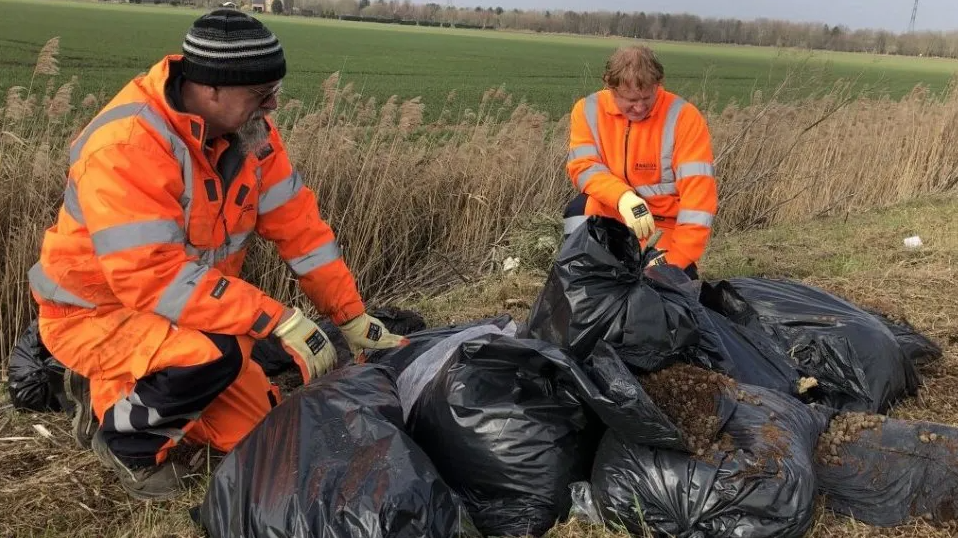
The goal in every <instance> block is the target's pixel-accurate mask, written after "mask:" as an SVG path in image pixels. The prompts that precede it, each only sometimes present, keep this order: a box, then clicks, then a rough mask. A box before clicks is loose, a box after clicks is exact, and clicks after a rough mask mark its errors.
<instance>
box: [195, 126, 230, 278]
mask: <svg viewBox="0 0 958 538" xmlns="http://www.w3.org/2000/svg"><path fill="white" fill-rule="evenodd" d="M201 136H202V138H201V140H202V143H201V144H202V145H201V147H205V146H206V129H205V127H204V129H203V133H202V135H201ZM201 152H202V153H203V158H205V159H206V163H207V164H209V165H210V170H211V171H212V172H213V175H215V176H216V178H217V179H219V180H220V193H221V195H222V197H221V198H220V210H219V212H218V213H217V215H216V218H217V219H219V221H220V222H222V223H223V237H224V238H225V242H226V248H227V249H229V247H230V234H229V226H228V225H227V224H226V215H224V214H223V213H224V211H223V210H224V209H225V208H226V181H224V180H223V176H221V175H220V173H219V171H218V170H217V169H216V165H214V164H213V161H211V160H210V158H209V157H208V156H207V155H206V152H205V151H203V150H201ZM224 259H225V258H224ZM213 264H216V249H213Z"/></svg>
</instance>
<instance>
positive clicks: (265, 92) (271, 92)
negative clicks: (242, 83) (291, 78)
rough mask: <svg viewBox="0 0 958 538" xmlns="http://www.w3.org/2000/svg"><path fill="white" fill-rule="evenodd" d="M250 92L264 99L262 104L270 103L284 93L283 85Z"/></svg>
mask: <svg viewBox="0 0 958 538" xmlns="http://www.w3.org/2000/svg"><path fill="white" fill-rule="evenodd" d="M249 91H251V92H253V93H254V94H255V95H257V96H259V97H260V98H261V99H262V101H261V103H265V102H266V101H269V100H270V99H272V98H273V97H279V94H280V93H282V92H283V84H282V83H279V84H276V85H275V86H273V87H271V88H266V89H263V88H250V89H249Z"/></svg>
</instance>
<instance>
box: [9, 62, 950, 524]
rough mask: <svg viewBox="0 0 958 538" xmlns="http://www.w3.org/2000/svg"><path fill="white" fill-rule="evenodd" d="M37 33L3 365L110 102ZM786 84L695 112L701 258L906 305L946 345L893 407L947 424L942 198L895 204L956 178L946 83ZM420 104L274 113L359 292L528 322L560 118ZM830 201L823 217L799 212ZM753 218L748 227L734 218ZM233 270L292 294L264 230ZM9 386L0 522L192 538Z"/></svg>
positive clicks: (326, 92) (551, 202) (19, 129)
mask: <svg viewBox="0 0 958 538" xmlns="http://www.w3.org/2000/svg"><path fill="white" fill-rule="evenodd" d="M45 50H47V51H48V52H49V54H46V56H44V58H45V59H44V60H43V61H42V62H41V63H43V62H47V63H46V65H44V66H40V67H38V69H37V72H36V73H35V75H34V78H33V79H32V80H30V81H24V83H25V84H27V86H25V87H20V88H11V90H10V92H9V93H8V95H7V96H6V99H5V101H4V102H3V108H2V109H0V230H2V231H3V232H2V233H0V256H2V258H0V380H5V371H6V354H7V352H8V350H9V349H10V348H11V346H12V344H13V341H14V339H15V337H16V335H17V334H19V332H20V331H21V330H22V328H23V327H25V326H26V325H27V323H29V321H30V319H31V318H32V316H33V305H32V302H31V300H30V296H29V292H28V288H27V284H26V271H27V269H28V268H29V267H30V265H32V264H33V262H34V261H35V259H36V256H37V251H38V248H39V239H40V237H41V234H42V232H43V230H44V229H45V228H46V227H47V226H48V225H49V224H50V222H51V221H52V218H53V216H54V214H55V211H56V208H57V206H58V205H59V203H60V200H61V195H62V185H63V174H64V170H65V164H66V155H67V147H68V146H67V145H68V141H69V139H70V138H71V137H72V136H73V135H74V133H76V132H77V130H78V129H80V128H82V126H83V125H84V124H85V122H86V121H87V120H88V119H89V117H90V116H91V114H93V113H95V112H96V110H97V106H99V105H100V104H102V103H104V102H105V101H106V99H107V98H108V96H104V95H98V96H95V95H87V96H85V97H83V98H82V99H80V98H79V96H75V95H73V87H74V82H73V81H66V82H65V83H57V82H55V80H56V79H55V72H56V69H55V62H54V63H52V64H51V63H49V62H50V59H51V58H52V59H53V60H55V56H56V47H55V45H50V46H49V47H48V48H47V49H45ZM802 83H805V82H802ZM808 83H810V84H813V83H814V80H812V81H810V82H808ZM795 84H798V83H797V82H795V80H794V79H793V80H790V81H787V82H786V84H785V85H784V86H783V87H782V88H781V93H780V94H778V95H777V96H773V97H770V98H767V99H766V98H759V97H758V96H756V98H755V100H754V101H753V102H752V103H748V104H746V105H743V106H740V107H735V106H733V107H729V108H728V109H725V110H722V111H717V112H716V111H711V110H709V112H708V115H709V121H710V124H711V128H712V131H713V136H714V139H715V146H716V153H717V155H718V163H719V164H718V170H719V181H720V185H721V196H722V209H721V216H720V219H719V234H718V236H717V237H716V240H715V242H714V244H713V246H712V247H711V248H710V252H709V255H708V258H707V260H706V261H705V263H704V264H703V271H704V274H705V275H706V276H708V277H721V276H732V275H743V274H764V275H789V276H795V277H799V278H802V279H803V280H805V281H806V282H810V283H813V284H818V285H821V286H824V287H825V288H827V289H830V290H832V291H835V292H838V293H840V294H843V295H845V296H846V297H849V298H851V299H852V300H855V301H857V302H860V303H864V304H868V305H871V306H876V307H878V308H880V309H881V310H883V311H887V312H891V313H894V314H896V315H900V316H903V317H905V318H907V319H909V320H910V321H912V322H913V323H915V325H916V326H917V327H918V328H919V329H920V330H922V331H924V332H926V333H927V334H929V335H931V336H933V337H935V338H937V339H939V341H941V342H942V343H943V344H944V345H945V346H946V351H947V353H946V358H945V360H944V361H942V362H941V363H939V364H938V365H936V366H934V367H931V368H929V369H927V371H925V372H923V373H924V375H925V386H924V387H923V390H922V393H921V395H920V396H919V397H918V398H916V399H914V400H913V401H909V402H907V403H906V404H905V405H903V406H901V407H899V408H898V409H896V410H895V411H894V413H893V415H894V416H900V417H907V418H924V419H931V420H936V421H939V422H946V423H950V424H958V377H956V376H955V375H954V374H953V373H951V372H953V371H956V367H958V337H956V334H958V301H956V300H955V299H954V298H955V297H958V279H956V274H955V271H956V269H955V259H956V255H958V228H956V226H958V220H956V219H954V218H951V215H954V214H956V212H958V203H956V202H955V201H954V200H953V199H944V198H940V197H936V198H933V199H931V200H927V199H926V200H923V201H922V202H921V203H914V204H905V205H896V204H901V203H902V202H909V201H911V200H914V199H916V198H918V197H927V195H930V194H936V193H943V192H947V191H949V190H952V189H953V187H954V186H955V184H956V178H958V175H956V159H958V156H956V155H954V154H953V152H951V150H950V148H952V147H954V146H955V145H956V142H958V131H956V129H955V128H954V127H953V126H954V125H956V122H955V119H956V117H958V91H953V92H950V93H948V94H946V95H945V96H944V97H942V98H933V97H931V96H929V95H928V94H925V93H924V92H922V91H921V90H920V89H919V90H916V92H915V93H914V94H912V95H911V96H909V97H908V98H906V99H904V100H903V101H901V102H893V101H889V100H885V99H874V100H867V99H855V100H851V99H849V98H848V94H847V92H846V90H845V89H844V87H843V86H840V85H839V86H835V87H831V88H829V89H827V90H823V92H822V93H823V95H819V96H818V97H817V98H815V99H809V100H806V101H803V102H799V103H796V102H794V101H792V102H791V103H790V104H785V103H783V102H782V100H783V99H785V98H786V97H788V95H789V92H790V91H791V90H790V88H793V87H794V85H795ZM74 101H79V104H74ZM423 106H424V105H423V104H422V103H420V102H418V101H416V100H410V101H408V102H405V103H402V102H398V101H397V100H396V99H390V100H387V101H386V102H385V103H382V104H379V103H377V102H376V100H375V99H372V98H365V97H363V96H360V95H358V94H357V93H355V92H354V91H353V90H352V88H351V87H349V86H348V85H347V86H345V87H340V85H339V83H338V80H337V79H336V78H331V79H330V80H328V81H327V83H326V84H324V87H323V88H321V89H320V95H319V96H318V98H317V101H316V102H315V103H301V102H294V101H290V102H287V103H285V104H284V107H283V110H282V111H281V112H280V113H279V114H278V118H279V120H280V122H281V125H282V128H283V129H284V131H285V133H286V135H287V140H288V141H289V146H290V151H291V154H292V156H293V159H294V161H295V162H296V164H297V166H298V167H299V168H300V169H301V170H302V171H303V173H304V176H305V177H306V178H307V181H308V183H309V184H310V185H311V186H313V187H315V188H316V189H317V191H318V193H319V198H320V201H321V203H322V207H323V211H324V215H325V216H326V217H327V218H329V220H330V221H331V222H332V224H333V225H334V227H335V228H336V229H337V230H338V231H339V234H340V238H341V241H342V243H343V247H344V250H345V252H346V256H347V258H348V261H349V263H350V265H351V266H352V267H353V268H354V270H355V272H356V274H357V276H358V277H359V281H360V283H361V285H362V288H363V290H364V292H365V294H366V295H367V296H368V297H373V298H379V299H382V300H386V299H394V300H396V301H397V303H398V304H403V305H406V306H412V307H414V308H416V309H418V310H420V311H422V312H423V313H424V314H425V315H426V317H427V318H428V319H429V321H430V322H431V323H448V322H453V321H463V320H468V319H475V318H478V317H483V316H488V315H494V314H497V313H501V312H510V313H512V314H514V315H515V316H516V317H518V318H520V319H524V317H525V314H526V312H527V311H528V307H529V305H530V304H531V303H532V302H533V300H534V299H535V296H536V295H537V294H538V291H539V286H540V285H541V283H542V278H543V276H542V273H541V272H536V271H534V269H535V268H537V267H538V268H543V267H546V266H547V264H548V262H549V260H550V259H551V256H552V255H553V253H554V249H555V246H556V244H557V243H556V236H557V235H558V231H559V228H560V226H561V224H560V215H561V209H562V207H563V205H564V204H565V202H566V200H568V199H569V198H570V197H571V195H572V190H571V187H570V186H569V184H568V181H567V180H566V178H565V175H564V171H563V160H564V156H565V136H566V133H567V118H560V119H558V120H557V121H555V122H550V121H548V118H545V117H544V116H543V115H542V114H540V113H539V112H537V111H536V110H535V109H534V108H532V107H530V106H527V105H525V104H523V103H519V104H516V103H513V102H512V101H511V97H510V96H509V95H506V94H505V93H504V92H502V91H501V89H497V88H493V89H490V91H489V92H487V94H486V96H485V97H484V98H483V100H482V102H481V103H479V104H478V106H476V107H475V108H474V109H472V110H468V109H464V110H460V108H459V107H460V106H461V105H460V104H459V103H457V102H456V101H455V96H450V98H449V99H448V100H447V102H446V103H440V104H439V106H442V107H444V108H443V111H442V113H441V114H440V119H439V120H437V121H435V122H433V123H430V124H423V120H422V110H423V109H422V107H423ZM703 107H704V108H706V109H707V110H708V107H707V103H705V102H704V101H703ZM893 205H894V206H895V208H894V209H891V210H887V211H874V210H871V208H875V207H883V206H893ZM849 212H851V213H855V214H853V215H851V216H848V213H849ZM859 213H860V214H859ZM827 215H838V217H832V218H828V219H821V218H817V217H822V216H827ZM781 223H786V224H787V225H784V226H782V225H780V224H781ZM789 223H791V224H789ZM755 228H763V229H762V230H760V231H751V232H749V233H742V231H743V230H751V229H755ZM913 233H920V234H921V236H922V237H923V239H924V240H925V242H926V245H927V246H926V247H925V248H923V249H922V250H919V251H914V252H911V251H904V250H903V249H902V248H901V246H900V245H901V239H902V237H904V236H906V235H911V234H913ZM510 255H518V256H519V257H520V258H521V259H522V261H523V267H522V269H521V270H520V272H519V273H517V274H513V275H507V276H503V275H500V274H493V275H492V276H488V272H489V270H490V269H496V268H498V267H499V266H500V264H501V261H502V260H503V259H504V258H505V257H506V256H510ZM246 271H247V276H248V277H249V278H250V279H252V280H253V281H254V282H257V283H259V284H260V285H261V286H262V287H263V288H264V289H265V290H267V291H268V292H269V293H272V294H274V296H276V297H278V298H280V299H282V300H290V301H297V302H299V303H300V304H301V305H303V306H306V305H305V304H303V303H302V298H301V297H300V295H299V294H298V292H297V290H296V288H295V286H294V285H291V282H290V279H289V275H288V273H287V272H286V271H285V269H283V268H282V267H281V265H280V263H279V261H278V260H277V259H276V257H275V254H274V253H273V252H272V248H271V247H269V246H268V245H263V244H256V245H255V246H254V249H253V252H252V253H251V260H250V263H249V264H248V267H247V270H246ZM484 275H485V276H484ZM463 281H464V282H463ZM457 282H458V284H457V285H456V286H454V287H453V288H452V289H451V290H449V291H446V292H444V293H436V290H437V286H441V285H442V286H446V287H447V288H448V285H449V284H450V283H454V284H455V283H457ZM4 392H5V391H4ZM5 398H6V396H5V394H4V395H3V396H0V438H9V437H28V438H30V439H28V440H19V441H0V507H3V508H2V509H0V536H7V535H13V536H59V535H63V534H68V535H74V536H117V537H120V536H199V533H198V532H197V531H196V529H194V528H192V527H191V524H190V522H189V518H188V515H187V514H186V508H188V507H189V506H192V505H193V504H195V503H196V502H198V501H199V499H201V495H202V493H201V491H194V492H192V493H191V494H190V495H189V496H188V498H187V499H185V500H182V501H177V502H174V503H154V504H139V503H135V502H130V501H129V500H127V499H126V498H125V497H124V496H123V495H122V493H121V492H120V490H119V489H118V487H117V486H116V483H115V481H114V480H113V479H112V478H111V477H110V476H108V475H106V474H104V473H103V471H102V470H101V469H100V468H99V467H98V466H97V465H96V463H95V461H94V459H93V457H92V454H91V453H89V452H82V451H79V450H77V449H74V448H73V447H72V443H71V441H70V440H69V435H68V430H69V424H68V422H67V421H66V419H65V417H62V416H59V415H22V414H17V413H14V412H12V410H11V409H10V408H9V406H8V405H7V404H6V403H5V402H6V399H5ZM33 424H44V425H46V426H47V428H48V429H49V430H50V431H51V432H52V433H53V436H54V437H53V439H52V440H48V439H44V438H42V437H40V436H39V435H38V434H37V433H36V431H35V430H34V429H33V427H32V425H33ZM954 532H955V531H954V530H948V529H935V528H932V527H930V526H928V525H927V524H925V523H922V522H916V523H914V524H913V525H910V526H908V527H906V528H900V529H883V530H880V529H874V528H871V527H867V526H863V525H860V524H856V523H854V522H852V521H850V520H848V519H847V518H840V517H835V516H834V515H831V514H829V513H828V512H826V511H824V510H822V511H820V515H819V518H818V520H817V523H816V526H815V529H814V530H813V532H812V534H811V536H814V537H832V536H835V537H842V538H850V537H858V536H889V537H891V536H901V537H906V536H907V537H918V536H928V537H938V536H953V535H955V534H954ZM573 536H575V537H583V536H596V537H599V536H601V537H603V538H612V537H613V536H614V535H612V534H610V533H608V532H605V531H602V530H596V529H589V528H587V527H585V526H582V524H581V523H577V522H573V523H570V524H569V525H565V526H562V527H560V528H557V529H556V530H555V531H554V533H553V537H554V538H571V537H573Z"/></svg>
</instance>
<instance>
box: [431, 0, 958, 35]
mask: <svg viewBox="0 0 958 538" xmlns="http://www.w3.org/2000/svg"><path fill="white" fill-rule="evenodd" d="M437 3H439V4H443V5H446V4H448V3H452V5H455V6H465V7H474V6H476V5H481V6H483V7H495V6H502V7H503V8H505V9H513V8H518V9H565V10H574V11H588V10H598V9H604V10H609V11H616V10H621V11H630V12H631V11H653V12H661V13H682V12H685V13H692V14H694V15H699V16H702V17H734V18H738V19H744V20H748V19H757V18H762V17H766V18H776V19H787V20H794V21H811V22H823V23H827V24H829V25H835V24H844V25H845V26H848V27H849V28H852V29H856V28H884V29H886V30H890V31H893V32H903V31H905V30H907V29H908V21H909V20H910V19H911V8H912V5H913V4H914V2H913V1H912V0H801V1H798V0H793V1H789V0H726V1H724V2H723V1H716V0H440V1H438V2H437ZM915 28H916V29H917V30H953V29H958V0H920V1H919V4H918V17H917V19H916V20H915Z"/></svg>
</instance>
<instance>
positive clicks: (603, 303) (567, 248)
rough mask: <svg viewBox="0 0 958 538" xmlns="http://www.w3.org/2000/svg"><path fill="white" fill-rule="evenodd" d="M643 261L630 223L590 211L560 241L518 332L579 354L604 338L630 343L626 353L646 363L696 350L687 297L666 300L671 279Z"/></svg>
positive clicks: (663, 361) (583, 354)
mask: <svg viewBox="0 0 958 538" xmlns="http://www.w3.org/2000/svg"><path fill="white" fill-rule="evenodd" d="M646 262H647V260H645V259H643V258H642V256H641V254H640V252H639V243H638V240H637V239H636V238H635V235H634V234H633V233H632V231H631V230H630V229H629V228H627V227H626V226H625V225H623V224H622V223H620V222H618V221H617V220H615V219H610V218H605V217H590V218H589V219H588V220H587V221H586V223H585V224H583V225H582V226H579V227H578V228H577V229H576V231H575V232H573V233H572V234H571V235H570V236H569V237H568V239H567V240H566V241H565V243H564V244H563V247H562V250H561V251H560V252H559V255H558V257H557V259H556V261H555V263H554V264H553V266H552V269H551V271H550V273H549V277H548V279H547V280H546V283H545V285H544V287H543V289H542V291H541V293H540V294H539V296H538V298H537V299H536V301H535V303H534V304H533V306H532V310H531V312H530V315H529V319H528V325H527V328H526V329H525V330H523V331H522V332H521V333H520V334H519V336H520V337H522V338H535V339H539V340H544V341H546V342H550V343H552V344H555V345H558V346H560V347H562V348H565V349H568V350H570V351H571V353H572V355H573V356H574V357H576V358H578V359H580V360H583V359H585V358H586V357H588V356H589V354H590V353H592V350H593V348H594V347H595V345H596V343H597V342H599V341H600V340H605V341H606V342H609V343H611V344H613V345H615V346H616V348H617V349H619V350H620V351H622V350H623V349H625V348H631V350H632V352H631V353H629V355H630V356H634V357H642V358H644V361H645V362H646V364H660V363H661V364H667V363H670V362H672V361H675V360H678V358H680V357H684V356H686V355H690V354H694V353H695V346H696V345H697V344H698V340H699V337H698V332H697V329H696V324H695V322H694V318H693V317H692V314H691V313H690V312H689V309H688V307H687V304H685V300H684V299H683V300H682V301H681V302H673V301H671V300H668V299H666V298H665V297H664V296H663V295H662V293H660V290H661V289H666V290H671V289H673V288H674V287H675V286H674V284H673V283H671V282H669V281H667V280H666V279H652V278H649V277H648V276H647V275H645V274H644V268H645V266H646ZM668 267H670V268H672V267H671V266H668ZM672 269H674V270H675V271H678V272H681V271H680V270H678V268H672ZM685 279H686V281H687V280H688V277H685ZM679 296H682V297H685V296H684V295H682V294H679ZM695 301H697V298H695V300H693V302H695ZM628 358H629V357H628V356H623V360H626V361H627V362H628Z"/></svg>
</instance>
